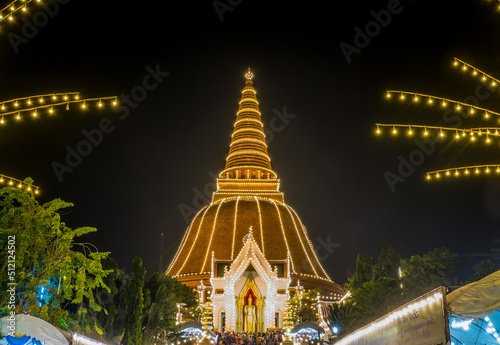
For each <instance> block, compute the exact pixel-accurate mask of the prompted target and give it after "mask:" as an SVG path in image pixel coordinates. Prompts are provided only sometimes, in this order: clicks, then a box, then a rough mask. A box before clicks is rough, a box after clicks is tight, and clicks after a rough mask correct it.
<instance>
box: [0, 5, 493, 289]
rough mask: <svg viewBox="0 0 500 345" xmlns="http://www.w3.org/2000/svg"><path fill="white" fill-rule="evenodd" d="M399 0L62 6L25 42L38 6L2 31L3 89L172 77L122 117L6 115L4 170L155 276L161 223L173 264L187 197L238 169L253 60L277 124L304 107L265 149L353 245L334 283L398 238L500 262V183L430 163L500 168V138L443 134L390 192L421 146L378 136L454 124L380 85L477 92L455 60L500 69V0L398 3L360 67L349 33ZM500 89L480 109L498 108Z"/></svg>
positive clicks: (329, 264) (265, 105)
mask: <svg viewBox="0 0 500 345" xmlns="http://www.w3.org/2000/svg"><path fill="white" fill-rule="evenodd" d="M221 2H223V3H226V2H225V1H221ZM237 3H238V1H233V4H237ZM394 3H395V2H394V1H364V2H335V5H334V7H333V8H331V7H330V6H329V3H328V4H327V3H322V2H315V3H307V2H302V3H293V2H290V1H273V2H272V4H271V3H269V2H266V1H249V0H245V1H241V3H240V4H237V5H236V6H234V8H233V10H232V11H227V12H225V13H224V14H223V20H222V21H221V19H220V17H219V15H218V13H217V11H216V10H215V8H214V6H213V2H212V1H196V2H186V1H184V2H182V1H177V2H167V3H166V4H167V5H164V3H163V2H147V3H139V2H133V3H132V2H123V1H115V0H108V1H102V2H93V3H89V2H84V1H78V0H72V1H61V2H58V4H59V6H58V7H59V8H58V9H57V10H55V12H54V13H55V14H54V15H53V16H52V17H50V18H49V19H48V21H47V24H46V25H41V27H39V28H37V29H36V34H34V35H33V37H30V38H29V39H27V42H25V43H22V44H20V45H18V46H16V47H17V49H14V46H15V44H14V45H13V44H12V39H13V38H14V36H13V35H18V36H23V34H24V35H25V34H26V33H28V31H29V28H27V25H28V24H26V22H30V23H34V21H35V17H36V16H37V14H36V13H37V12H38V11H42V9H41V8H37V7H32V8H31V11H30V12H29V13H28V14H27V15H26V16H25V17H24V18H25V20H24V21H20V20H16V21H15V23H5V22H4V23H3V24H2V26H1V32H2V34H1V36H0V48H1V49H0V66H1V68H0V71H1V80H2V83H1V84H0V90H1V92H2V99H5V100H7V99H11V98H16V97H21V96H28V95H31V94H41V93H49V92H64V91H80V92H81V95H82V96H84V97H96V96H97V97H99V96H106V95H117V96H120V95H127V94H128V95H130V94H131V93H132V92H133V91H132V90H134V88H136V87H137V86H140V85H142V84H143V78H144V76H145V75H146V74H148V72H147V69H146V68H147V67H148V66H149V67H150V68H152V69H159V70H161V71H162V72H168V73H170V74H169V75H168V77H164V79H163V81H162V82H161V83H158V86H157V87H156V88H154V89H153V90H150V91H148V93H147V95H146V97H145V99H144V100H142V101H141V102H138V104H137V106H136V108H135V109H130V114H129V115H128V116H127V117H126V118H124V119H120V118H119V116H120V115H123V112H119V113H115V112H112V111H110V110H109V108H108V109H105V110H100V111H87V112H85V113H82V112H81V111H78V110H76V109H75V108H76V107H75V108H72V109H71V110H70V111H68V112H67V111H65V110H64V109H63V108H61V109H59V111H58V113H57V114H56V115H55V116H53V117H50V118H49V117H48V116H47V115H43V116H40V117H39V118H37V119H36V120H33V119H25V120H23V121H22V123H12V120H11V121H8V122H9V124H8V125H5V126H4V127H0V138H1V139H0V145H1V152H2V164H1V165H2V166H1V171H0V173H2V174H6V175H10V176H14V177H18V178H24V177H26V176H31V177H32V178H34V179H35V182H36V184H38V185H39V186H40V187H41V188H42V195H41V196H40V197H39V199H40V201H41V202H46V201H48V200H51V199H53V198H55V197H60V198H62V199H64V200H67V201H71V202H73V203H74V204H75V207H74V208H73V209H72V211H71V212H70V213H69V214H67V215H66V216H65V220H66V222H67V224H68V225H69V226H71V227H78V226H85V225H88V226H94V227H96V228H97V229H98V232H97V233H95V234H92V235H90V236H88V240H89V241H90V242H93V243H95V244H96V245H97V246H98V248H99V249H100V250H101V251H111V255H112V256H113V257H114V258H115V259H117V260H118V262H119V264H120V265H121V266H124V267H126V266H128V265H129V263H130V262H131V259H132V258H133V257H134V256H140V257H142V259H143V260H144V264H145V266H146V268H147V269H148V271H149V272H152V271H156V270H158V267H159V256H160V241H159V239H160V233H162V232H163V233H164V235H165V244H164V263H163V267H164V268H166V266H167V265H168V263H169V261H170V258H171V257H172V256H173V254H174V251H175V250H176V248H177V246H178V244H179V243H180V240H181V238H182V235H183V234H184V231H185V229H186V227H187V224H186V222H185V220H184V218H183V216H182V214H181V212H180V211H179V205H181V204H185V205H187V206H189V207H195V206H196V205H194V202H193V198H195V192H194V190H197V191H201V193H203V190H204V189H206V188H208V189H209V188H210V187H211V184H212V183H213V178H212V177H211V175H213V174H217V173H218V172H220V171H221V170H222V169H223V167H224V159H225V156H226V154H227V151H228V145H229V141H230V134H231V130H232V125H233V122H234V118H235V112H236V110H237V106H238V101H239V98H240V92H241V89H242V87H243V85H244V79H243V74H244V72H245V70H246V68H247V67H248V66H251V68H252V70H253V71H254V74H255V79H254V85H255V88H256V90H257V92H258V99H259V102H260V107H261V112H262V116H263V122H264V124H265V125H266V126H267V125H268V124H269V121H270V120H271V118H272V117H273V116H275V111H279V112H281V113H282V112H283V109H284V107H286V110H287V112H288V113H289V114H294V115H296V117H295V118H293V119H290V122H289V123H288V124H286V126H284V129H283V130H282V131H280V132H276V133H274V137H273V139H272V142H271V143H270V145H269V152H270V156H271V160H272V164H273V168H274V169H275V171H276V172H277V173H278V175H279V177H280V179H281V190H282V191H283V192H284V193H285V201H286V203H287V204H289V205H290V206H292V207H294V209H295V210H296V211H297V212H298V214H299V216H300V217H301V219H302V221H303V222H304V224H305V225H306V227H307V229H308V232H309V235H310V237H311V240H312V242H313V243H314V244H315V245H316V244H319V243H320V242H321V241H324V242H328V241H331V242H334V243H337V244H339V245H340V246H336V248H335V249H334V252H333V253H331V255H329V256H328V258H326V259H325V260H324V265H325V268H326V269H327V271H328V272H330V273H331V274H332V275H333V277H334V279H335V280H336V281H338V282H339V283H343V282H344V281H345V279H346V274H347V273H348V272H349V271H352V270H353V268H354V264H355V258H356V254H357V253H363V254H366V255H370V256H373V257H377V256H378V254H379V252H380V250H381V249H382V248H383V247H387V246H390V245H392V246H394V247H395V248H396V249H397V250H398V252H400V253H401V255H402V256H403V257H408V256H409V255H413V254H422V253H424V252H425V251H428V250H431V249H433V248H435V247H439V246H446V247H448V248H450V249H451V250H453V251H455V252H457V253H458V254H459V255H460V256H459V258H460V265H459V269H458V271H457V277H458V278H459V279H463V278H466V277H467V275H468V274H470V273H471V266H472V265H474V264H476V263H477V262H478V261H479V260H481V259H483V258H486V257H492V258H495V260H496V262H497V264H498V263H499V261H498V258H496V257H495V256H494V255H493V253H494V252H497V253H498V251H500V231H499V225H500V193H499V192H500V180H499V179H498V178H497V179H495V178H493V179H485V178H468V179H459V180H451V181H447V182H440V183H428V182H426V181H425V178H424V177H425V172H426V171H428V170H435V169H440V168H445V167H449V166H457V165H466V164H486V163H490V164H494V163H500V160H499V158H500V157H499V152H500V150H499V149H500V147H499V145H500V144H499V142H498V141H497V142H495V143H494V144H492V145H491V146H490V147H486V146H485V145H483V144H482V143H477V144H474V146H472V145H460V144H451V143H450V141H451V140H450V141H445V142H444V143H441V144H438V145H437V148H436V152H435V153H433V154H431V155H430V156H429V157H426V158H425V162H424V163H423V164H422V165H421V166H418V167H416V168H415V172H414V173H413V174H412V175H411V176H409V177H407V178H406V179H405V182H404V183H398V184H396V185H395V188H396V189H395V191H394V192H392V191H391V189H390V188H389V186H388V184H387V182H386V180H385V178H384V175H383V174H384V172H386V171H388V170H389V171H392V172H394V173H397V169H398V164H399V160H398V156H400V155H401V156H402V157H404V158H406V159H408V157H409V155H410V154H411V153H412V152H413V151H414V150H415V149H418V147H417V146H416V145H415V143H414V139H411V140H409V139H405V138H402V137H400V138H398V139H393V138H392V137H390V136H389V135H388V134H386V136H385V137H381V138H379V137H376V136H375V135H374V124H375V123H376V122H388V123H392V122H397V123H420V124H425V123H429V124H430V123H432V124H441V125H446V122H444V121H443V111H442V110H440V109H436V110H430V111H429V110H428V108H426V107H423V106H412V105H407V104H401V103H400V102H397V101H391V102H387V101H386V100H385V98H384V95H385V90H387V89H396V90H409V91H415V92H422V93H430V94H435V95H439V96H444V97H449V98H453V99H457V100H460V101H461V100H464V99H465V98H466V97H467V96H469V95H474V92H475V88H476V86H477V84H478V81H477V80H474V79H473V78H471V77H470V76H466V75H464V74H463V73H460V72H459V71H457V70H454V69H453V68H451V62H452V59H453V57H455V56H456V57H458V58H460V59H462V60H465V61H467V62H469V63H471V64H473V65H475V66H476V67H478V68H481V69H483V70H485V71H486V72H488V73H490V74H492V75H496V76H500V68H499V67H498V66H499V63H500V44H499V42H500V12H499V11H496V7H497V6H498V4H497V3H496V2H495V1H485V0H475V1H472V0H470V1H462V2H457V1H451V0H442V1H438V2H437V1H431V0H422V1H401V2H400V4H399V7H398V9H401V10H400V11H399V13H397V14H393V15H392V16H391V19H390V23H388V24H387V25H386V26H385V27H382V28H381V30H380V33H379V34H378V35H375V36H374V37H372V38H371V41H370V42H369V43H368V44H367V46H366V47H364V48H362V49H361V51H360V53H359V54H353V55H352V56H351V58H352V61H351V63H348V62H347V61H346V58H345V56H344V55H343V54H342V51H341V49H340V47H339V45H340V44H341V42H346V43H348V44H351V45H353V44H354V42H353V40H354V36H355V31H354V28H355V27H359V28H361V29H362V30H364V28H365V26H366V24H367V23H369V22H370V21H372V20H374V18H373V15H372V14H371V11H375V12H379V11H380V10H383V9H387V7H388V6H392V5H391V4H394ZM38 16H40V14H38ZM36 18H39V19H40V18H42V17H36ZM27 30H28V31H27ZM30 32H32V31H30ZM25 36H26V35H25ZM23 42H24V41H23ZM16 50H17V51H16ZM499 92H500V91H498V90H496V91H495V93H494V94H493V95H492V96H491V97H489V98H488V99H486V100H484V101H481V104H480V105H481V106H483V107H490V108H496V109H500V103H499V100H500V94H499ZM122 105H123V104H122ZM273 109H274V110H273ZM102 118H109V119H110V120H111V121H112V123H113V126H114V127H113V128H114V130H113V131H112V132H111V133H107V134H104V135H103V139H102V142H101V143H100V144H99V145H98V146H95V147H93V150H92V153H91V154H90V155H88V156H87V157H84V158H83V159H82V162H81V163H80V164H79V165H78V166H76V167H75V168H74V169H73V171H72V172H71V173H65V174H64V175H63V181H62V182H59V181H58V178H57V176H56V174H55V173H54V171H53V168H52V164H53V162H55V161H57V162H60V163H62V164H65V159H66V154H67V151H66V150H67V147H70V148H73V149H75V148H76V147H77V146H78V144H79V143H80V142H81V141H82V140H85V136H84V134H83V133H82V131H83V130H87V131H91V130H93V129H96V128H98V127H99V122H100V121H101V119H102ZM495 121H496V120H495ZM464 125H466V126H469V125H472V123H466V122H464ZM318 238H319V239H320V240H318ZM322 253H323V254H324V253H325V252H324V251H322ZM479 254H481V255H482V256H481V255H479Z"/></svg>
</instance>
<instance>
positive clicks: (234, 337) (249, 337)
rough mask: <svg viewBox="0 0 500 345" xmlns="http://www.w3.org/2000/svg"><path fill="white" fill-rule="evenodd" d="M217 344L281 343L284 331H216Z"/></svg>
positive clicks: (271, 344)
mask: <svg viewBox="0 0 500 345" xmlns="http://www.w3.org/2000/svg"><path fill="white" fill-rule="evenodd" d="M215 336H216V337H215V344H216V345H233V344H243V345H279V344H280V343H281V342H282V341H283V339H284V335H283V332H266V333H257V332H255V333H234V332H225V333H224V332H223V333H219V332H215Z"/></svg>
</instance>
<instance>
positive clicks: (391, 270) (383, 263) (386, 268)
mask: <svg viewBox="0 0 500 345" xmlns="http://www.w3.org/2000/svg"><path fill="white" fill-rule="evenodd" d="M400 267H401V257H400V256H399V254H398V253H397V252H396V250H395V249H394V247H392V246H391V247H389V248H383V249H382V251H381V252H380V256H379V257H378V260H377V264H376V265H375V267H374V272H373V274H374V278H375V279H378V278H380V277H385V278H395V279H399V268H400Z"/></svg>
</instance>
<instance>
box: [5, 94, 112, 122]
mask: <svg viewBox="0 0 500 345" xmlns="http://www.w3.org/2000/svg"><path fill="white" fill-rule="evenodd" d="M109 100H111V101H112V102H111V105H112V106H116V105H117V103H118V100H117V97H116V96H106V97H96V98H83V99H82V98H80V95H79V93H78V92H65V93H51V94H45V95H36V96H29V97H21V98H16V99H11V100H8V101H2V102H0V116H1V117H0V124H4V123H5V119H4V117H5V116H14V115H15V118H16V120H20V119H21V115H22V114H23V113H31V115H32V116H33V117H36V116H38V114H39V113H38V110H39V109H48V113H49V114H53V113H54V107H58V106H64V105H66V110H69V105H70V104H80V106H81V108H82V109H83V110H85V109H87V104H88V103H97V107H98V108H102V107H103V106H104V103H103V101H109Z"/></svg>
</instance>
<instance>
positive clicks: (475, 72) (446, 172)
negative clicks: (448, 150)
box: [375, 0, 500, 180]
mask: <svg viewBox="0 0 500 345" xmlns="http://www.w3.org/2000/svg"><path fill="white" fill-rule="evenodd" d="M499 1H500V0H499ZM453 66H454V67H461V70H462V71H464V72H465V71H469V70H472V73H471V75H472V76H473V77H478V76H479V77H480V78H481V81H482V82H483V83H489V85H490V86H491V87H496V86H498V85H500V80H498V79H496V78H495V77H493V76H491V75H489V74H487V73H486V72H484V71H482V70H480V69H478V68H476V67H474V66H472V65H471V64H469V63H467V62H465V61H462V60H460V59H458V58H454V62H453ZM393 95H399V97H398V98H399V99H400V100H401V101H405V99H406V98H407V96H410V97H412V98H413V101H414V102H419V101H420V100H421V99H422V98H423V99H426V100H427V101H426V103H427V104H428V105H433V103H435V102H436V101H437V103H441V107H447V106H448V105H449V104H452V105H454V107H455V109H456V111H463V110H466V109H467V110H468V113H469V116H473V115H474V114H475V113H476V112H477V111H480V112H484V119H489V118H490V115H495V116H500V113H499V112H496V111H492V110H489V109H485V108H481V107H477V106H474V105H471V104H467V103H463V102H459V101H456V100H451V99H448V98H444V97H437V96H433V95H427V94H423V93H418V92H408V91H397V90H388V91H387V94H386V98H387V99H391V98H393ZM375 126H376V131H375V133H376V134H378V135H380V134H381V133H382V132H383V131H382V129H381V128H384V127H389V128H392V130H391V132H392V134H393V135H397V134H398V128H407V129H408V130H407V132H406V133H407V135H408V136H413V135H414V134H415V132H414V129H415V128H418V129H423V136H424V137H427V136H429V135H430V134H431V133H432V132H434V133H436V132H437V133H438V137H439V138H441V139H444V138H445V137H446V133H447V132H454V133H455V135H454V137H455V138H456V139H457V140H460V139H462V138H465V137H467V136H468V137H469V138H470V141H471V142H474V141H476V140H477V138H478V137H481V136H484V137H485V143H486V144H490V143H491V141H492V139H491V138H492V137H500V127H474V128H452V127H442V126H432V125H415V124H412V125H408V124H397V123H377V124H375ZM469 170H471V171H474V172H475V174H476V175H478V174H480V173H481V172H482V171H484V173H485V174H489V173H490V171H492V170H495V171H496V173H497V174H500V164H483V165H470V166H462V167H456V168H445V169H440V170H434V171H429V172H427V175H426V177H427V179H428V180H430V179H432V178H433V177H435V178H437V179H439V178H440V177H441V176H452V175H453V176H460V175H462V174H461V172H463V175H468V174H469Z"/></svg>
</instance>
